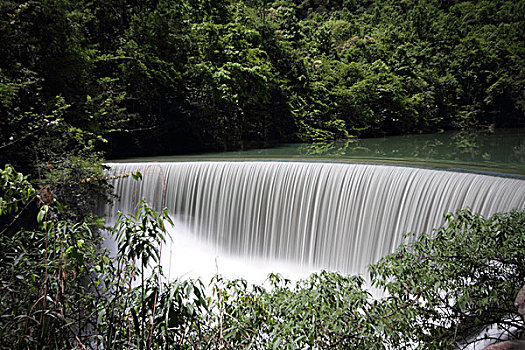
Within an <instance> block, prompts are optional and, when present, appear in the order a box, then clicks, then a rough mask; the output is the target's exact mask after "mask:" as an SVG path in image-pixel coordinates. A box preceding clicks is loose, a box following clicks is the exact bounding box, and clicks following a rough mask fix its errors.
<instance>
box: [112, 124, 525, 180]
mask: <svg viewBox="0 0 525 350" xmlns="http://www.w3.org/2000/svg"><path fill="white" fill-rule="evenodd" d="M199 160H212V161H214V160H215V161H220V160H230V161H231V160H294V161H298V160H304V161H358V162H369V163H387V164H388V163H392V164H397V165H403V164H404V165H412V166H423V167H429V168H442V169H461V170H467V171H469V170H470V171H482V172H489V173H505V174H516V175H525V129H499V130H498V129H496V130H495V131H476V132H466V131H461V132H457V131H456V132H444V133H439V134H420V135H405V136H388V137H383V138H370V139H351V140H341V141H335V142H323V143H308V144H305V143H295V144H280V145H276V146H275V147H271V148H264V149H251V150H245V151H236V152H222V153H202V154H192V155H177V156H159V157H146V158H130V159H120V160H113V161H112V162H178V161H199Z"/></svg>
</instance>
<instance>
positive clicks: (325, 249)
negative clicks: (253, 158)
mask: <svg viewBox="0 0 525 350" xmlns="http://www.w3.org/2000/svg"><path fill="white" fill-rule="evenodd" d="M108 165H109V166H110V171H109V172H110V173H111V174H112V175H118V174H124V173H130V172H134V171H136V170H139V171H140V172H141V173H142V175H143V179H142V180H141V181H136V180H133V179H132V178H130V177H128V178H120V179H117V180H114V181H113V184H114V190H115V193H116V194H117V195H118V196H119V197H120V201H119V202H118V203H117V204H116V205H114V206H113V207H111V208H110V209H108V210H109V211H108V213H107V215H108V216H112V215H114V213H115V211H116V210H120V211H123V212H131V211H132V210H133V208H134V206H135V205H136V204H137V202H138V201H139V200H140V199H141V198H142V197H145V198H146V199H147V200H148V202H149V203H151V204H153V205H154V207H155V208H157V209H160V208H161V207H167V208H168V210H169V211H170V212H171V213H173V214H176V215H178V216H179V217H181V218H182V220H183V222H184V224H185V225H187V226H188V227H190V228H191V232H193V234H194V235H196V236H197V237H199V239H201V240H202V241H203V242H206V243H207V244H210V245H213V246H216V247H218V248H220V249H221V250H223V251H225V252H226V253H228V254H231V255H238V256H243V257H247V258H250V257H253V258H258V259H265V260H269V261H273V260H278V261H284V262H290V263H296V264H300V265H302V266H310V267H314V268H327V269H332V270H338V271H341V272H346V273H355V272H363V271H364V268H365V267H366V266H367V265H368V264H370V263H373V262H376V261H377V260H378V259H379V258H381V257H382V256H384V255H386V254H388V253H390V252H392V251H393V250H394V249H395V248H396V247H397V246H398V245H399V244H400V243H401V242H403V233H404V232H408V231H410V232H429V231H431V230H432V228H435V227H438V226H440V225H441V224H442V223H443V214H444V213H447V212H451V211H454V210H456V209H459V208H466V207H469V208H471V209H472V211H473V212H476V213H480V214H482V215H484V216H490V215H491V214H493V213H496V212H504V211H509V210H511V209H520V210H525V181H524V180H520V179H511V178H503V177H494V176H487V175H479V174H471V173H459V172H449V171H438V170H431V169H421V168H409V167H398V166H387V165H365V164H352V163H307V162H174V163H126V164H119V163H113V164H108Z"/></svg>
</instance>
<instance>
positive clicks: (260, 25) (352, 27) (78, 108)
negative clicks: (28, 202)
mask: <svg viewBox="0 0 525 350" xmlns="http://www.w3.org/2000/svg"><path fill="white" fill-rule="evenodd" d="M0 6H1V7H0V32H1V33H2V40H1V42H0V113H1V115H2V118H1V120H0V140H2V142H1V147H2V152H1V156H0V157H1V158H2V159H1V160H2V161H7V160H9V161H10V162H12V163H13V162H14V163H15V166H17V169H19V170H22V171H24V172H27V171H28V170H32V171H29V172H30V173H35V171H34V169H27V167H28V165H27V163H26V164H17V161H16V160H17V159H18V160H19V162H18V163H21V162H25V161H24V160H25V159H31V160H32V161H33V163H35V162H34V160H35V159H46V160H49V161H50V162H52V158H53V157H52V153H53V152H55V151H57V152H58V150H59V149H67V150H68V151H69V153H71V154H73V153H82V152H85V151H86V147H88V148H91V150H97V151H98V150H100V151H104V152H105V153H106V154H107V155H108V156H109V157H121V156H130V155H139V154H142V155H154V154H161V153H163V154H172V153H183V152H197V151H204V150H234V149H241V148H245V147H252V146H261V145H264V144H267V143H268V142H272V141H279V142H283V141H298V140H303V141H315V140H331V139H338V138H347V137H350V136H358V137H362V136H378V135H385V134H401V133H420V132H436V131H441V130H447V129H464V128H487V127H496V128H499V127H523V126H524V125H525V124H524V123H525V117H524V109H525V95H524V94H525V90H524V84H523V79H524V69H525V62H524V55H525V45H524V40H525V20H524V19H525V2H524V1H492V0H491V1H453V0H422V1H408V0H406V1H392V0H367V1H357V0H343V1H341V0H339V1H334V0H304V1H297V0H296V1H275V2H271V1H266V0H259V1H258V0H250V1H233V0H184V1H167V0H159V1H147V0H140V1H139V0H127V1H114V0H104V1H101V0H95V1H71V0H52V1H48V0H44V1H26V2H19V1H3V2H2V5H0ZM64 130H69V131H70V132H69V135H68V136H64V135H63V134H62V132H63V131H64ZM57 135H61V136H57ZM106 141H108V142H106ZM21 144H23V146H24V147H20V145H21ZM44 145H45V146H46V147H45V148H47V149H46V150H45V151H44V150H43V146H44ZM43 153H46V154H43ZM58 153H60V152H58ZM89 153H91V152H89ZM36 163H38V162H36ZM36 163H35V164H36Z"/></svg>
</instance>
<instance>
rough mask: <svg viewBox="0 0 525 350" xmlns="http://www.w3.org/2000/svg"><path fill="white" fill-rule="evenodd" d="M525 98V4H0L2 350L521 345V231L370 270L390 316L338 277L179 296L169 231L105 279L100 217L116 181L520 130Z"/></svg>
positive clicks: (443, 240)
mask: <svg viewBox="0 0 525 350" xmlns="http://www.w3.org/2000/svg"><path fill="white" fill-rule="evenodd" d="M524 77H525V1H523V0H518V1H515V0H472V1H463V0H417V1H414V0H278V1H270V0H178V1H173V0H171V1H170V0H89V1H88V0H28V1H13V0H3V1H1V2H0V184H1V188H0V232H1V233H0V283H1V284H0V308H1V311H0V314H1V315H2V317H0V339H4V340H5V341H4V342H2V343H1V344H0V348H6V349H48V348H55V349H59V348H60V349H61V348H81V349H84V348H86V347H87V348H90V347H93V348H97V349H99V348H108V349H110V348H111V349H128V348H139V349H152V348H155V349H161V348H166V349H168V348H170V349H172V348H173V349H185V348H200V349H207V348H217V349H236V348H254V349H269V348H286V349H296V348H319V349H328V348H340V349H348V348H350V349H354V348H356V349H357V348H362V349H372V348H377V349H384V348H399V349H402V348H409V347H414V346H415V347H416V348H429V349H444V348H454V347H458V346H460V345H461V344H465V342H468V339H470V338H469V337H470V336H471V335H472V334H474V333H475V332H476V331H479V330H480V329H483V327H485V326H487V325H490V324H494V323H497V324H499V325H501V326H502V327H507V328H508V329H513V331H512V332H513V334H514V335H515V336H516V337H520V336H522V333H523V332H522V329H523V322H522V321H520V319H519V317H517V318H516V317H515V316H516V315H517V313H516V310H515V308H514V306H513V302H514V298H515V297H516V294H517V293H518V291H519V289H520V288H521V286H522V284H523V281H524V280H525V266H524V264H523V261H525V256H524V255H523V254H524V252H525V217H524V214H523V213H521V212H511V213H505V214H498V215H496V216H494V217H492V218H481V217H479V216H477V215H475V214H472V213H470V212H469V211H468V210H466V211H458V212H457V213H449V215H448V216H447V218H448V220H449V225H448V226H444V227H442V228H440V229H438V230H437V231H436V232H437V233H436V235H434V236H425V235H423V236H421V237H419V238H418V239H417V240H416V241H415V242H416V243H414V244H413V245H410V246H401V247H400V248H399V250H398V251H397V252H396V253H394V254H392V255H390V256H387V257H385V258H384V259H383V260H381V261H380V262H378V263H377V264H376V265H374V266H373V267H371V274H372V275H373V278H372V280H373V282H374V283H375V284H376V286H377V287H378V288H384V289H385V290H387V291H388V293H389V294H390V296H391V297H389V298H386V299H381V300H374V299H373V298H371V296H370V295H369V294H368V292H367V291H366V289H365V288H364V286H363V284H364V281H363V280H362V278H361V277H360V276H344V275H340V274H335V273H329V272H323V273H320V274H317V275H312V276H311V277H310V278H309V279H307V280H304V281H302V282H301V283H300V284H298V285H297V286H295V287H294V288H291V287H289V286H287V282H286V280H284V279H282V278H281V277H279V276H278V275H276V276H273V277H272V278H273V282H272V283H274V287H273V289H272V290H271V291H269V290H265V289H263V288H262V287H250V286H247V285H246V282H243V281H225V280H222V279H221V278H220V276H217V278H216V280H215V282H214V284H213V288H214V293H215V294H214V295H215V296H216V297H215V298H209V297H208V296H206V295H205V287H204V286H203V285H202V282H201V281H172V282H170V283H168V284H167V285H165V284H164V283H165V282H164V280H163V279H162V278H161V275H162V272H161V271H160V268H159V267H158V266H157V265H156V263H157V262H158V257H157V255H158V252H157V250H158V245H159V244H161V243H162V240H163V236H164V234H165V224H166V223H169V220H170V219H169V217H168V216H167V215H164V214H163V213H162V212H159V213H157V212H155V211H153V210H152V209H151V208H150V207H148V205H147V204H146V203H144V204H143V206H142V207H141V208H140V209H139V211H138V212H137V214H136V215H135V216H130V217H126V216H123V217H122V218H121V220H120V221H119V222H118V223H117V224H116V226H115V227H114V228H112V230H114V232H115V235H116V236H117V237H118V241H119V255H118V256H116V257H109V256H106V255H104V254H101V253H100V251H99V248H98V247H99V243H100V237H99V234H98V232H99V230H100V228H101V227H103V225H104V223H103V220H102V219H101V218H99V217H97V216H96V215H95V214H94V211H95V208H96V206H97V204H98V203H101V202H104V201H111V200H113V198H112V196H111V194H110V193H111V191H110V185H109V184H108V182H107V180H109V179H108V178H106V177H104V176H103V175H102V174H103V170H104V165H103V162H104V161H105V160H106V159H115V158H124V157H131V156H153V155H164V154H187V153H198V152H204V151H225V150H226V151H227V150H240V149H248V148H253V147H266V146H270V145H272V144H275V143H282V142H299V141H301V142H318V141H331V140H341V139H351V138H363V137H377V136H385V135H401V134H418V133H431V132H443V131H446V130H470V129H494V128H523V127H525V84H524V79H525V78H524ZM124 175H126V174H124ZM124 175H123V176H124ZM127 176H130V177H134V178H136V180H137V181H140V177H141V174H127ZM502 232H503V233H502ZM134 237H135V238H134ZM465 241H469V242H470V243H471V246H470V247H477V248H478V249H475V250H474V251H465V244H464V242H465ZM145 242H147V243H145ZM450 256H455V257H456V258H454V259H446V257H450ZM136 261H142V262H143V264H139V265H138V266H135V262H136ZM422 261H430V262H431V263H429V264H428V265H425V264H422V263H421V262H422ZM494 261H500V262H501V264H504V265H505V266H507V267H508V266H510V267H508V268H506V267H504V266H503V267H502V265H498V264H494V263H493V262H494ZM148 266H149V267H150V268H153V269H154V270H155V269H157V270H156V271H158V273H155V274H152V276H150V277H149V279H147V280H144V275H143V274H141V273H140V271H141V269H143V268H146V267H148ZM435 271H439V273H438V272H435ZM480 271H481V272H480ZM115 276H117V277H118V278H117V280H115V278H114V277H115ZM141 276H142V277H141ZM495 276H496V277H495ZM498 276H500V277H498ZM501 276H503V277H501ZM93 278H95V280H94V279H93ZM141 278H142V280H141V281H140V279H141ZM137 280H139V282H140V283H138V286H135V284H134V283H135V282H136V281H137ZM133 281H135V282H133ZM429 286H431V287H429ZM443 293H450V295H452V296H453V297H452V299H451V300H453V302H452V304H453V305H449V304H448V302H447V300H445V299H446V298H445V299H444V298H443ZM342 305H344V306H345V307H344V308H342V307H341V306H342ZM298 310H299V311H300V312H299V311H298ZM437 310H441V311H437ZM509 315H510V316H509ZM323 317H326V318H323ZM509 317H510V318H509ZM312 319H313V320H319V321H318V322H317V323H314V324H315V327H311V323H309V322H307V320H312ZM277 320H280V321H282V322H281V323H279V322H277ZM416 321H417V322H416ZM513 327H514V328H513ZM516 329H518V330H517V331H516ZM270 340H271V341H270ZM458 344H459V345H458Z"/></svg>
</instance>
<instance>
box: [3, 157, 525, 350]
mask: <svg viewBox="0 0 525 350" xmlns="http://www.w3.org/2000/svg"><path fill="white" fill-rule="evenodd" d="M1 174H2V177H1V179H2V182H1V185H2V186H1V189H2V192H1V197H0V198H1V203H2V208H4V209H5V208H7V210H4V209H3V212H2V213H3V215H8V214H15V215H18V214H19V213H20V212H23V211H24V210H26V209H25V207H23V206H24V205H25V204H27V203H30V202H31V201H32V200H33V199H36V197H35V196H36V194H35V191H34V190H33V189H32V187H31V186H30V185H29V184H28V183H27V180H26V179H25V177H24V176H22V175H21V174H19V173H17V172H15V171H14V170H13V169H12V168H11V167H6V169H4V170H2V171H1ZM62 210H63V209H62V208H61V207H60V206H59V205H58V204H57V203H56V201H55V203H52V204H50V205H48V204H42V205H41V207H40V210H39V212H38V214H37V215H36V218H35V217H34V218H33V219H34V220H36V222H37V223H38V225H37V226H36V227H34V228H32V229H21V230H18V229H16V230H15V229H13V227H12V226H10V225H7V226H5V227H4V231H3V232H2V235H1V236H0V244H1V246H2V254H1V255H0V282H1V288H0V309H1V310H2V317H1V318H0V338H1V339H3V342H2V343H1V344H0V348H5V349H17V348H18V349H22V348H42V349H45V348H57V349H58V348H73V347H74V348H85V347H86V348H97V349H99V348H105V349H132V348H136V349H161V348H162V349H210V348H213V349H239V348H243V349H275V348H279V349H306V348H316V349H387V348H399V349H404V348H418V349H452V348H454V347H455V346H462V345H466V344H468V343H469V342H472V341H473V340H475V337H474V338H472V336H476V335H478V336H481V337H482V336H483V335H482V334H481V335H479V332H480V331H481V330H483V329H484V328H485V327H487V326H488V325H492V324H497V325H498V326H499V327H500V328H501V329H506V330H508V332H509V336H510V337H511V338H512V337H519V336H520V335H521V334H522V332H523V326H524V325H523V320H522V319H521V317H520V316H519V315H518V313H517V309H516V308H515V307H514V305H513V301H514V298H515V295H516V294H517V292H518V290H519V289H520V288H521V285H522V284H523V281H524V280H525V263H524V262H525V213H523V212H511V213H507V214H496V215H494V216H493V217H492V218H489V219H484V218H482V217H480V216H477V215H474V214H471V213H470V212H469V211H468V210H466V211H458V212H456V213H454V214H452V215H448V216H447V223H446V225H445V226H443V227H441V228H439V229H437V230H436V231H435V232H434V233H433V234H431V235H428V234H422V235H414V236H413V237H412V241H413V243H409V244H405V245H402V246H400V247H399V248H398V249H397V251H396V252H395V253H393V254H391V255H388V256H386V257H384V258H383V259H382V260H381V261H379V262H378V263H377V264H375V265H373V266H371V267H370V274H371V280H372V283H373V286H375V287H378V288H381V289H383V290H384V291H386V292H387V294H386V295H387V296H385V297H381V298H372V296H371V295H370V293H369V292H368V291H367V289H366V287H365V284H364V279H363V278H362V277H360V276H344V275H340V274H337V273H332V272H326V271H323V272H321V273H318V274H313V275H311V276H310V277H309V278H308V279H305V280H302V281H299V282H297V283H295V284H293V283H290V281H288V280H286V279H283V278H282V277H280V276H279V275H270V276H269V287H268V286H267V287H262V286H250V285H248V284H247V283H246V281H244V280H235V281H227V280H224V279H222V278H221V277H220V276H216V277H215V278H214V279H213V280H212V281H211V283H210V285H209V287H208V288H207V289H206V287H205V286H204V285H203V284H202V282H200V281H191V280H184V281H181V280H175V281H166V278H165V277H164V275H163V272H162V268H161V266H160V263H159V261H160V254H161V246H162V244H163V243H164V236H165V234H166V226H165V224H166V223H170V219H169V217H167V216H166V214H165V213H157V212H155V211H153V210H152V209H151V208H150V207H149V206H148V205H147V204H146V203H144V202H143V203H141V205H140V207H139V208H138V211H137V213H136V214H135V215H133V216H122V215H121V216H120V217H119V219H118V220H117V223H116V224H115V227H114V228H113V229H112V232H113V234H114V236H115V239H116V241H117V251H116V254H114V255H110V254H108V253H107V252H106V253H104V252H102V251H101V250H100V248H99V242H98V239H97V238H96V235H94V234H93V230H92V228H93V227H95V226H96V224H97V223H96V222H90V221H88V220H87V219H85V220H84V221H82V222H80V223H73V222H72V221H70V220H68V219H67V218H68V217H69V216H68V215H66V216H65V218H64V216H63V215H62V214H61V212H62Z"/></svg>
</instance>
